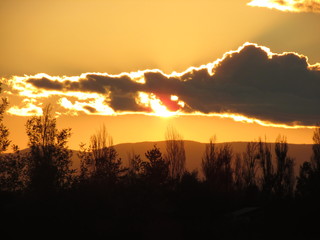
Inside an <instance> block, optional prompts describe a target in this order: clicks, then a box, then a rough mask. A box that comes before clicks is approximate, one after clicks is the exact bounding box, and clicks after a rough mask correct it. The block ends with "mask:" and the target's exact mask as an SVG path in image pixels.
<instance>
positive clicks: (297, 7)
mask: <svg viewBox="0 0 320 240" xmlns="http://www.w3.org/2000/svg"><path fill="white" fill-rule="evenodd" d="M247 5H249V6H252V7H267V8H270V9H277V10H280V11H288V12H315V13H320V1H319V0H252V1H251V2H249V3H248V4H247Z"/></svg>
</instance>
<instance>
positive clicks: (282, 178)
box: [275, 136, 294, 197]
mask: <svg viewBox="0 0 320 240" xmlns="http://www.w3.org/2000/svg"><path fill="white" fill-rule="evenodd" d="M275 153H276V164H277V172H276V177H275V192H276V194H277V196H279V197H283V196H289V195H291V194H292V193H293V187H294V172H293V167H294V159H293V158H290V157H288V156H287V153H288V144H287V139H286V138H285V137H284V136H278V137H277V139H276V143H275Z"/></svg>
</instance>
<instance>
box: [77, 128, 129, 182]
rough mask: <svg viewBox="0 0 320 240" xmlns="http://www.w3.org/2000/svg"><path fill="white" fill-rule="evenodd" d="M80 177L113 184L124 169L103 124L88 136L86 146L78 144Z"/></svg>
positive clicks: (85, 179)
mask: <svg viewBox="0 0 320 240" xmlns="http://www.w3.org/2000/svg"><path fill="white" fill-rule="evenodd" d="M78 156H79V158H80V179H81V180H83V181H87V180H89V181H90V180H92V181H94V182H96V183H101V184H108V183H111V184H114V183H116V182H117V181H118V180H119V177H120V175H121V174H122V173H123V172H125V171H126V169H125V168H122V167H121V164H122V160H121V158H119V157H118V153H117V151H116V149H115V148H114V146H113V140H112V137H111V136H109V134H108V133H107V130H106V128H105V126H103V127H102V128H101V129H100V130H99V131H98V132H97V133H96V134H94V135H92V136H91V138H90V145H89V147H88V148H86V147H85V144H81V145H80V153H79V155H78Z"/></svg>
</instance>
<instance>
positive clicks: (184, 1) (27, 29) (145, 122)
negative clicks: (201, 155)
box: [0, 0, 320, 148]
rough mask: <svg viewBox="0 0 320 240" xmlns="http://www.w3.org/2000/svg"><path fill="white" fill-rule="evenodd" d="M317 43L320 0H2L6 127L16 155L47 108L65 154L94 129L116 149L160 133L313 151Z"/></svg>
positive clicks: (0, 64) (318, 115) (0, 69)
mask: <svg viewBox="0 0 320 240" xmlns="http://www.w3.org/2000/svg"><path fill="white" fill-rule="evenodd" d="M319 42H320V13H319V1H292V0H291V1H289V0H287V1H281V2H280V1H272V0H254V1H248V0H247V1H246V0H240V1H239V0H228V1H223V0H216V1H214V0H77V1H76V0H63V1H62V0H55V1H48V0H28V1H25V0H2V1H0V52H1V58H0V77H1V78H3V81H4V83H5V84H6V85H5V86H4V92H3V93H2V94H3V95H4V96H6V97H8V99H9V102H10V106H9V109H8V114H7V115H6V116H5V122H6V123H7V125H8V126H9V129H10V132H11V139H12V140H13V141H14V142H15V143H16V144H19V145H20V146H21V147H25V146H26V140H27V139H26V136H25V134H24V124H25V121H26V119H27V118H28V116H30V115H32V114H36V113H41V107H42V106H43V105H44V104H46V103H48V102H51V103H53V104H54V108H55V111H56V114H57V116H58V123H59V127H71V128H72V132H73V136H72V137H71V140H70V147H71V148H77V147H78V144H79V143H80V142H86V141H87V140H88V139H89V136H90V135H91V134H92V133H94V132H95V130H96V129H98V128H99V127H100V126H101V125H102V124H105V125H106V127H107V129H108V131H109V132H110V134H111V135H112V136H113V137H114V142H115V143H121V142H137V141H151V140H163V139H164V132H165V129H166V127H167V126H168V125H173V126H175V127H176V128H177V130H178V131H179V132H180V133H181V135H183V136H184V138H185V139H189V140H195V141H201V142H206V141H208V139H209V138H210V137H211V136H212V135H216V136H217V140H218V141H249V140H254V139H257V138H258V137H264V136H265V135H266V136H267V138H268V139H269V140H270V141H274V139H275V138H276V136H277V135H278V134H284V135H286V136H287V137H288V141H289V142H293V143H311V142H312V131H313V130H312V129H311V128H308V127H310V126H313V125H314V124H315V123H316V122H317V121H319V119H320V112H319V108H317V106H319V103H320V100H319V96H318V95H319V94H317V91H316V89H319V88H318V87H319V86H320V83H319V82H320V74H319V73H320V65H319V64H317V63H319V62H320V45H319ZM289 52H290V53H289ZM191 67H193V68H191ZM148 69H151V70H152V71H151V70H148ZM39 73H44V74H40V75H39ZM87 73H90V74H87ZM37 74H38V75H37ZM168 116H171V117H168ZM226 116H227V117H226ZM240 120H241V121H240ZM275 124H276V125H275ZM270 125H273V126H270ZM296 125H299V126H301V128H291V129H290V128H284V127H283V126H290V127H292V126H296ZM84 126H85V127H84ZM22 133H23V134H22Z"/></svg>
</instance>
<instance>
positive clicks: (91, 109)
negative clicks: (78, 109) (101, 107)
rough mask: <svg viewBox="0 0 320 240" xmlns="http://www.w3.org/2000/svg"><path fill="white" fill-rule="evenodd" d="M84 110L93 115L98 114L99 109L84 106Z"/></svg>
mask: <svg viewBox="0 0 320 240" xmlns="http://www.w3.org/2000/svg"><path fill="white" fill-rule="evenodd" d="M83 109H85V110H87V111H89V112H91V113H96V112H97V109H95V108H93V107H90V106H84V107H83Z"/></svg>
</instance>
